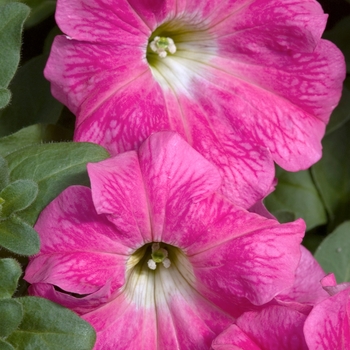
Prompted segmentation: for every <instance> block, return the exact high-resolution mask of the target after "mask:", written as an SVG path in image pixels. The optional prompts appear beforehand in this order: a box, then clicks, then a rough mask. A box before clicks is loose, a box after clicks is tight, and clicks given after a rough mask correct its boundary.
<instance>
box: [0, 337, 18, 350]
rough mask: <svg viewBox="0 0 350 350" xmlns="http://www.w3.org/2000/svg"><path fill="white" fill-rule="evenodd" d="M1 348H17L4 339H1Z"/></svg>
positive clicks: (9, 349)
mask: <svg viewBox="0 0 350 350" xmlns="http://www.w3.org/2000/svg"><path fill="white" fill-rule="evenodd" d="M0 350H15V348H14V347H13V346H12V345H11V344H10V343H8V342H6V341H5V340H3V339H0Z"/></svg>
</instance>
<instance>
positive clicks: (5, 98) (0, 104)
mask: <svg viewBox="0 0 350 350" xmlns="http://www.w3.org/2000/svg"><path fill="white" fill-rule="evenodd" d="M10 100H11V92H10V90H8V89H5V88H3V87H0V109H1V108H4V107H5V106H7V105H8V103H9V102H10Z"/></svg>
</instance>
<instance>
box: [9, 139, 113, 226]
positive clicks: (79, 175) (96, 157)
mask: <svg viewBox="0 0 350 350" xmlns="http://www.w3.org/2000/svg"><path fill="white" fill-rule="evenodd" d="M108 156H109V154H108V153H107V151H106V150H105V149H104V148H102V147H100V146H98V145H95V144H92V143H83V142H67V143H50V144H43V145H33V146H29V147H26V148H22V149H20V150H18V151H16V152H13V153H11V154H9V155H8V156H6V160H7V162H8V165H9V169H10V178H11V181H15V180H17V179H23V178H26V179H31V180H33V181H35V182H36V183H37V184H38V186H39V193H38V196H37V198H36V200H35V201H34V203H33V204H32V205H30V206H29V207H28V208H27V209H25V210H24V211H22V212H20V213H19V214H18V215H20V216H21V217H22V218H23V219H24V220H25V221H27V222H29V223H30V224H34V223H35V221H36V218H37V216H38V214H39V213H40V212H41V211H42V210H43V209H44V208H45V206H46V205H47V204H49V203H50V202H51V201H52V200H53V199H54V198H55V197H57V196H58V195H59V194H60V193H61V192H62V191H63V190H64V189H65V188H67V187H68V186H71V185H76V184H80V185H89V178H88V176H87V172H86V163H88V162H97V161H101V160H103V159H106V158H107V157H108Z"/></svg>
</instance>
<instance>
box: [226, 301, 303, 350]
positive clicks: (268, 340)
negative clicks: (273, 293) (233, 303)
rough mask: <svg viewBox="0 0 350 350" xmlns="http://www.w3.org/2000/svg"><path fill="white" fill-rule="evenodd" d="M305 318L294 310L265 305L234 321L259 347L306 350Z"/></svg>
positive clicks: (280, 349)
mask: <svg viewBox="0 0 350 350" xmlns="http://www.w3.org/2000/svg"><path fill="white" fill-rule="evenodd" d="M305 319H306V316H305V315H303V314H301V313H299V312H297V311H295V310H292V309H288V308H286V307H282V306H267V307H266V308H264V309H263V310H262V311H251V312H246V313H245V314H243V315H242V316H241V317H240V318H239V319H238V320H237V322H236V323H237V326H238V327H239V328H241V329H242V331H243V332H244V333H245V334H247V335H248V336H249V337H250V338H251V339H252V340H253V341H254V343H256V344H257V345H258V346H259V347H260V348H261V349H279V350H295V349H298V350H307V349H308V347H307V345H306V343H305V339H304V335H303V325H304V321H305ZM231 339H232V342H233V343H235V339H234V338H231Z"/></svg>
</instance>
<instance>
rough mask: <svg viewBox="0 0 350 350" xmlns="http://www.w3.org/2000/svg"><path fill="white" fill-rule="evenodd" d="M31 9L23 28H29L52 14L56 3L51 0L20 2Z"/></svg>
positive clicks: (25, 0)
mask: <svg viewBox="0 0 350 350" xmlns="http://www.w3.org/2000/svg"><path fill="white" fill-rule="evenodd" d="M21 1H22V2H24V3H25V4H26V5H28V6H30V8H31V9H32V11H31V13H30V16H29V18H28V19H27V20H26V22H25V27H26V28H30V27H33V26H35V25H36V24H38V23H40V22H41V21H43V20H44V19H46V18H47V17H49V16H51V15H52V14H54V12H55V9H56V1H53V0H21Z"/></svg>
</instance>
